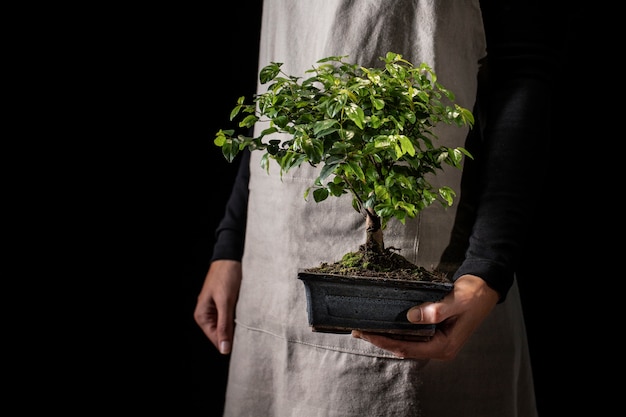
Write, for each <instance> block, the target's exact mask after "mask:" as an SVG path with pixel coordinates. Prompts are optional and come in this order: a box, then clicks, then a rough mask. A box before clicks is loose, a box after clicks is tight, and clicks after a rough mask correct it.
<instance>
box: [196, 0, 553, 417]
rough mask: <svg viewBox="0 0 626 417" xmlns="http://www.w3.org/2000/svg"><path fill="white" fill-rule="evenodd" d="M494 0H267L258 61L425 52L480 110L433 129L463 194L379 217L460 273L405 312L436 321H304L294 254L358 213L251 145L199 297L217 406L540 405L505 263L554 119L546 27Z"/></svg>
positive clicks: (332, 409)
mask: <svg viewBox="0 0 626 417" xmlns="http://www.w3.org/2000/svg"><path fill="white" fill-rule="evenodd" d="M485 3H486V2H485ZM496 3H499V4H500V5H501V7H498V6H496V7H498V8H497V9H495V8H494V9H490V10H489V11H490V12H491V14H487V13H485V14H484V16H483V13H481V8H480V4H479V1H478V0H462V1H461V0H459V1H449V2H444V1H417V0H415V1H378V0H376V1H374V0H370V1H365V0H364V1H359V2H355V1H350V0H315V1H293V0H264V6H263V19H262V31H261V42H260V57H259V60H260V64H261V65H262V66H264V65H266V64H269V63H270V62H282V63H284V66H283V69H284V71H285V72H286V73H288V74H302V76H304V73H305V71H306V70H308V69H310V65H311V64H312V63H314V62H315V61H316V60H317V59H319V58H321V57H325V56H331V55H337V56H339V55H341V56H343V55H348V57H349V60H350V61H351V62H358V63H359V64H361V65H363V66H368V67H373V66H377V65H380V60H379V57H381V56H384V55H385V53H386V52H387V51H394V52H397V53H400V54H402V55H403V57H404V58H405V59H407V60H409V61H410V62H413V63H420V62H426V63H429V64H430V65H431V66H432V67H433V69H434V70H435V72H436V73H437V75H438V77H439V81H441V83H442V84H443V85H445V86H446V87H447V88H449V89H450V90H451V91H453V92H454V93H455V94H456V100H457V102H458V103H459V104H460V105H462V106H464V107H466V108H473V109H474V112H475V116H476V120H477V121H476V126H475V127H474V129H472V131H471V132H470V134H469V136H468V130H467V129H459V128H456V127H450V128H448V129H443V130H442V131H441V132H440V133H439V137H440V140H441V141H442V142H443V143H445V144H446V146H451V147H452V146H465V147H467V148H468V149H469V150H470V151H471V152H472V153H473V154H474V155H475V160H474V161H472V162H471V163H470V162H469V161H468V162H467V163H466V167H465V169H464V171H463V172H461V171H460V170H454V169H452V170H447V171H446V173H445V175H444V176H443V179H442V182H444V183H446V184H456V186H454V185H452V188H453V189H456V190H461V193H460V198H461V201H460V203H459V204H455V206H454V207H453V208H448V209H447V210H444V209H443V208H439V207H433V208H429V209H428V210H427V211H426V212H425V213H423V214H422V215H420V217H419V218H417V219H415V220H409V221H407V223H408V225H409V226H408V227H398V228H397V229H393V227H394V226H393V225H390V226H389V227H390V228H392V230H391V231H389V232H386V235H387V236H389V239H388V241H387V243H388V245H390V246H394V247H397V248H401V249H402V255H404V256H406V257H407V258H409V259H412V260H414V261H415V263H417V264H419V265H423V266H425V267H438V268H439V269H442V270H450V269H452V270H451V275H452V276H453V279H454V280H455V286H454V290H453V292H452V293H451V294H449V295H448V296H446V297H445V298H444V299H443V300H442V301H441V302H438V303H430V304H424V305H421V306H416V307H414V308H413V309H411V310H410V311H409V312H408V315H407V317H408V319H409V320H410V321H412V322H415V323H439V322H443V325H442V326H441V327H440V330H438V332H437V334H436V335H435V336H434V338H433V339H432V340H431V341H428V342H408V341H400V340H396V339H391V338H386V337H384V336H379V335H372V334H364V333H360V332H354V333H353V335H352V336H353V337H350V336H347V335H336V334H327V333H317V332H312V331H311V330H310V328H309V326H308V324H307V319H306V300H305V294H304V290H303V287H302V283H301V282H300V281H299V280H297V279H296V273H297V270H298V268H301V267H303V266H313V265H316V264H318V263H319V262H320V261H328V262H332V261H335V260H336V259H328V258H327V257H328V256H330V255H332V254H333V253H344V252H346V251H348V250H351V249H353V248H352V246H351V245H353V243H354V242H358V241H360V240H361V239H362V228H361V223H360V222H359V221H358V220H359V218H358V216H356V218H355V215H354V210H353V208H352V206H351V205H350V198H349V196H347V197H346V198H345V199H344V198H338V199H332V201H330V200H328V201H324V202H323V203H322V204H324V205H325V207H323V208H321V207H318V206H316V204H315V203H312V202H307V201H305V200H304V198H303V189H304V188H303V184H309V183H311V180H312V179H314V178H316V177H317V174H316V169H315V168H313V167H310V166H301V167H300V168H298V169H295V170H292V171H290V172H289V173H288V174H285V175H283V176H282V177H281V176H280V175H278V170H277V169H274V170H273V172H272V170H271V169H270V173H269V175H268V173H267V172H266V171H265V170H263V169H261V168H259V164H260V161H259V158H260V155H256V154H255V153H254V152H252V153H251V154H250V153H246V154H245V156H246V157H245V158H244V159H243V160H242V161H241V169H240V172H239V174H238V177H237V180H236V184H235V188H234V190H233V194H232V195H231V198H230V200H229V203H228V208H227V212H226V216H225V218H224V219H223V220H222V223H221V224H220V226H219V227H218V230H217V238H218V239H217V242H216V245H215V250H214V253H213V257H212V263H211V266H210V269H209V271H208V273H207V277H206V280H205V284H204V286H203V289H202V291H201V293H200V295H199V297H198V303H197V306H196V311H195V318H196V321H197V323H198V324H199V325H200V327H201V328H202V329H203V331H204V332H205V333H206V335H207V337H209V339H210V340H211V342H212V343H213V344H214V345H215V346H216V347H217V348H218V349H219V350H220V352H222V353H223V354H231V359H230V369H229V376H228V377H229V380H228V388H227V395H226V404H225V415H226V416H263V417H267V416H292V415H297V416H306V417H310V416H324V417H326V416H342V417H344V416H395V417H398V416H418V415H425V416H436V417H447V416H455V417H458V416H463V417H471V416H477V417H513V416H524V417H534V416H536V415H537V411H536V406H535V398H534V390H533V384H532V374H531V367H530V363H529V357H528V347H527V340H526V334H525V328H524V322H523V317H522V311H521V306H520V298H519V293H518V288H517V284H516V282H515V280H514V270H515V262H516V259H517V256H518V255H519V250H520V245H521V242H522V240H523V238H524V236H523V231H524V229H525V226H526V224H527V221H528V219H529V216H530V211H531V209H532V207H531V206H530V201H532V198H531V195H530V193H531V192H532V190H531V188H530V186H532V185H533V184H536V183H537V182H539V181H540V177H539V176H540V174H541V172H542V169H541V167H542V165H543V164H544V161H541V160H539V159H538V153H536V152H535V149H533V148H532V146H531V145H532V144H533V143H537V142H541V143H542V145H543V146H545V145H546V143H547V140H548V138H547V137H546V136H547V135H548V134H549V133H548V132H549V127H548V124H547V123H548V120H547V114H548V110H549V108H548V106H549V104H548V102H547V100H545V99H544V98H543V97H542V94H544V93H543V90H544V89H545V88H546V79H545V77H544V74H543V73H542V72H543V71H545V68H547V65H546V63H545V62H544V60H543V56H542V55H541V53H543V49H542V48H541V47H542V46H543V39H542V38H541V36H537V34H541V30H540V27H539V26H538V24H536V22H535V23H533V22H531V21H530V20H529V19H530V16H537V15H539V14H537V13H535V11H532V12H530V11H528V10H517V9H509V8H507V7H504V6H503V4H504V3H506V2H496ZM483 11H485V12H486V10H483ZM494 13H495V14H494ZM483 18H484V19H483ZM487 18H489V19H493V21H494V22H496V23H497V26H496V27H494V28H493V30H494V31H495V32H494V33H491V32H487V33H486V31H485V28H488V29H490V26H487V25H486V24H485V23H489V22H490V21H491V20H487ZM520 23H521V24H520ZM496 34H497V35H498V37H496V36H495V35H496ZM486 35H488V37H486ZM492 39H493V40H492ZM487 44H489V56H488V57H487V59H486V60H485V57H486V56H487V52H486V51H487ZM509 44H511V45H513V46H514V48H509ZM485 62H486V63H485ZM487 66H488V67H489V72H488V73H487V72H486V71H485V68H486V67H487ZM479 79H480V80H481V81H480V82H479ZM485 79H486V80H487V81H489V84H486V85H483V84H482V82H483V80H485ZM264 88H266V86H262V85H259V91H260V92H261V91H264ZM477 98H478V99H477ZM264 127H265V126H264ZM262 128H263V127H260V126H259V127H257V129H262ZM257 133H258V132H257ZM530 139H532V140H530ZM248 158H249V160H248ZM528 167H532V171H530V170H529V169H528ZM456 171H458V172H456ZM461 179H463V181H462V182H461ZM529 185H530V186H529ZM457 207H458V208H457ZM353 220H354V221H353ZM313 235H315V237H313ZM244 238H245V239H244ZM299 242H306V244H300V243H299ZM329 245H332V247H333V248H336V250H331V248H329ZM244 249H245V250H244ZM235 318H236V326H235ZM422 413H423V414H422Z"/></svg>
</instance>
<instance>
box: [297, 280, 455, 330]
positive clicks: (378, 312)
mask: <svg viewBox="0 0 626 417" xmlns="http://www.w3.org/2000/svg"><path fill="white" fill-rule="evenodd" d="M298 279H300V280H302V282H303V283H304V287H305V291H306V298H307V312H308V317H309V324H310V325H311V328H312V330H313V331H315V332H328V333H350V332H351V331H352V330H353V329H354V330H363V331H368V332H374V333H381V334H385V335H386V336H390V337H395V338H400V339H409V340H428V339H430V338H431V337H432V336H433V335H434V334H435V330H436V325H435V324H413V323H410V322H409V321H408V320H407V318H406V313H407V311H408V310H409V309H410V308H411V307H414V306H416V305H419V304H422V303H424V302H427V301H439V300H441V299H442V298H443V297H444V296H445V295H446V294H448V293H449V292H450V291H451V290H452V287H453V284H452V283H450V282H429V281H404V280H394V279H380V278H367V277H349V276H343V275H334V274H323V273H311V272H304V271H300V272H299V273H298Z"/></svg>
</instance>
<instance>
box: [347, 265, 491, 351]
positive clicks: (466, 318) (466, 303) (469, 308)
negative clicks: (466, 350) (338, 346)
mask: <svg viewBox="0 0 626 417" xmlns="http://www.w3.org/2000/svg"><path fill="white" fill-rule="evenodd" d="M498 299H499V295H498V293H497V292H496V291H495V290H493V289H492V288H490V287H489V286H488V285H487V283H486V282H485V281H483V280H482V279H481V278H479V277H477V276H474V275H463V276H462V277H460V278H459V279H458V280H457V281H456V282H455V284H454V289H453V290H452V291H451V292H450V293H449V294H448V295H447V296H446V297H444V298H443V299H442V300H441V301H440V302H436V303H424V304H421V305H419V306H415V307H413V308H411V309H410V310H409V311H408V313H407V319H408V320H409V321H410V322H411V323H416V324H434V323H440V324H439V325H438V326H437V331H436V333H435V335H434V336H433V337H432V339H431V340H429V341H427V342H423V341H421V342H415V341H406V340H397V339H392V338H389V337H385V336H381V335H379V334H372V333H365V332H360V331H356V330H355V331H353V332H352V336H353V337H355V338H359V339H363V340H365V341H367V342H370V343H372V344H373V345H375V346H378V347H379V348H381V349H385V350H388V351H390V352H391V353H393V354H394V355H396V356H398V357H401V358H406V359H435V360H441V361H450V360H452V359H454V358H456V356H457V354H458V353H459V352H460V351H461V349H462V348H463V346H464V345H465V343H466V342H467V340H468V339H469V338H470V336H471V335H472V334H473V333H474V331H475V330H476V329H477V328H478V327H479V326H480V324H481V323H482V322H483V320H484V319H485V318H486V317H487V316H488V315H489V313H490V312H491V310H492V309H493V308H494V307H495V305H496V304H497V302H498Z"/></svg>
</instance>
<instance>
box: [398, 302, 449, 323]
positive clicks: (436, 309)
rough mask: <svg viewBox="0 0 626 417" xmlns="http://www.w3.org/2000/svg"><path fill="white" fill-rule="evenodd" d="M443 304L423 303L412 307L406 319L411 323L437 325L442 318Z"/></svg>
mask: <svg viewBox="0 0 626 417" xmlns="http://www.w3.org/2000/svg"><path fill="white" fill-rule="evenodd" d="M442 307H443V306H442V303H430V302H427V303H423V304H420V305H417V306H414V307H411V308H410V309H409V311H407V312H406V319H407V320H408V321H409V322H411V323H422V324H436V323H439V322H440V321H441V320H442V319H443V318H442V313H443V310H442Z"/></svg>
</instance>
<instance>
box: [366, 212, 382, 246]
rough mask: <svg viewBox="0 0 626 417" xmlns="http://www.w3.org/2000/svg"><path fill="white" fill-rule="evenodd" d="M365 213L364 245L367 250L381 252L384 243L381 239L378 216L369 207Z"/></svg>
mask: <svg viewBox="0 0 626 417" xmlns="http://www.w3.org/2000/svg"><path fill="white" fill-rule="evenodd" d="M365 213H366V214H367V216H366V219H365V226H366V235H365V247H366V248H367V250H373V251H375V252H377V253H382V252H383V251H384V249H385V243H384V241H383V230H382V228H381V222H380V217H378V216H377V215H376V213H374V212H373V211H371V210H369V209H367V210H365Z"/></svg>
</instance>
